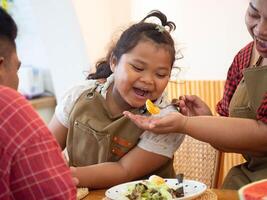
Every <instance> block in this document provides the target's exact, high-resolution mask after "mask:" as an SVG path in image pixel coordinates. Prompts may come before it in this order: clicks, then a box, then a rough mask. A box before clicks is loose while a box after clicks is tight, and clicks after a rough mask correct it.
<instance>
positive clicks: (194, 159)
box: [174, 136, 220, 188]
mask: <svg viewBox="0 0 267 200" xmlns="http://www.w3.org/2000/svg"><path fill="white" fill-rule="evenodd" d="M219 156H220V153H219V151H218V150H216V149H214V148H213V147H212V146H210V145H209V144H207V143H204V142H201V141H198V140H195V139H193V138H192V137H189V136H186V137H185V140H184V142H183V143H182V144H181V146H180V147H179V149H178V150H177V151H176V153H175V155H174V169H175V172H176V173H184V176H185V178H186V179H192V180H197V181H201V182H203V183H205V184H206V185H207V186H208V187H209V188H212V187H216V184H217V178H218V168H219V161H220V159H219Z"/></svg>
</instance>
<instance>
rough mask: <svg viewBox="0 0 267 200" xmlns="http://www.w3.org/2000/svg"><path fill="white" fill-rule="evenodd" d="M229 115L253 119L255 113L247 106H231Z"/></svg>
mask: <svg viewBox="0 0 267 200" xmlns="http://www.w3.org/2000/svg"><path fill="white" fill-rule="evenodd" d="M231 117H239V118H249V119H254V118H255V114H254V112H253V111H252V109H251V108H250V107H249V106H242V107H235V108H233V110H232V113H231Z"/></svg>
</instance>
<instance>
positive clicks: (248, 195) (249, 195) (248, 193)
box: [238, 179, 267, 200]
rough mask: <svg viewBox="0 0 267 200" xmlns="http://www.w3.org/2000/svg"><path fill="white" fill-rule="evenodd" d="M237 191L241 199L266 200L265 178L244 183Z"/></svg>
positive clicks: (266, 186)
mask: <svg viewBox="0 0 267 200" xmlns="http://www.w3.org/2000/svg"><path fill="white" fill-rule="evenodd" d="M238 193H239V196H240V199H241V200H267V179H264V180H261V181H257V182H253V183H250V184H248V185H245V186H244V187H242V188H241V189H240V190H239V191H238Z"/></svg>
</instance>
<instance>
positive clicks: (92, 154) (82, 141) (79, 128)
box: [72, 120, 110, 166]
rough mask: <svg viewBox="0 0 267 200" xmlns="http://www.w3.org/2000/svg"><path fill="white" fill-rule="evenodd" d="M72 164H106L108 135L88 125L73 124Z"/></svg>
mask: <svg viewBox="0 0 267 200" xmlns="http://www.w3.org/2000/svg"><path fill="white" fill-rule="evenodd" d="M74 133H75V134H74V135H73V148H72V155H73V163H74V164H75V165H77V166H85V165H92V164H96V163H102V162H106V161H107V158H108V153H109V144H110V135H109V134H108V133H106V132H97V131H96V130H94V129H93V128H91V126H90V124H86V125H85V124H83V123H81V122H79V121H77V120H76V121H75V123H74Z"/></svg>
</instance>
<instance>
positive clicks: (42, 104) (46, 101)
mask: <svg viewBox="0 0 267 200" xmlns="http://www.w3.org/2000/svg"><path fill="white" fill-rule="evenodd" d="M30 103H31V104H32V106H33V107H34V108H35V109H40V108H47V107H52V108H54V107H55V106H56V104H57V102H56V98H55V97H53V96H52V97H40V98H36V99H32V100H30Z"/></svg>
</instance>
